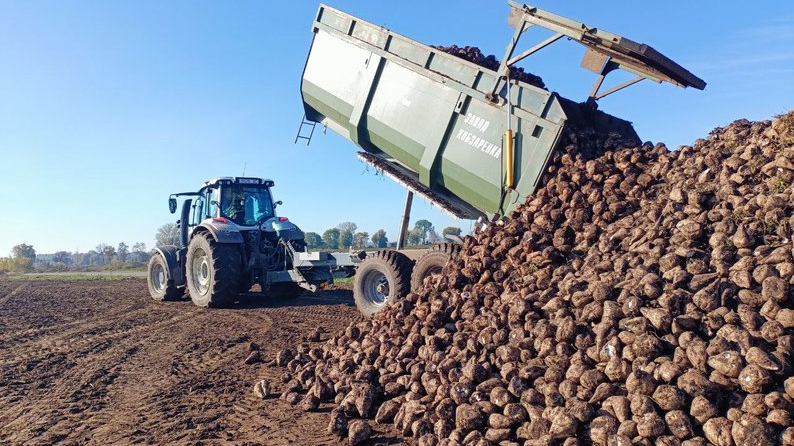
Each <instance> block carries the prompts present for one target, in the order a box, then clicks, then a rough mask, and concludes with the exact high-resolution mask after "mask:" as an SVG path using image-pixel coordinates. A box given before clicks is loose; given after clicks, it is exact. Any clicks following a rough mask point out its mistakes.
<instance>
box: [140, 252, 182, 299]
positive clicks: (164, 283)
mask: <svg viewBox="0 0 794 446" xmlns="http://www.w3.org/2000/svg"><path fill="white" fill-rule="evenodd" d="M147 269H148V271H147V274H146V283H147V285H148V286H149V294H150V295H151V296H152V299H154V300H159V301H166V300H179V298H181V297H182V295H183V294H184V292H185V288H184V287H183V288H178V287H177V286H176V285H174V278H173V277H171V271H170V270H169V269H168V262H166V261H165V259H164V258H163V256H162V255H160V254H155V255H153V256H152V258H151V259H149V266H148V268H147Z"/></svg>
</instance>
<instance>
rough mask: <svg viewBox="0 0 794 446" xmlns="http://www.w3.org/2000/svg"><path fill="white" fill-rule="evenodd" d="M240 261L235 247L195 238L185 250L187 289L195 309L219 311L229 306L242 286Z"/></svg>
mask: <svg viewBox="0 0 794 446" xmlns="http://www.w3.org/2000/svg"><path fill="white" fill-rule="evenodd" d="M241 268H242V260H241V257H240V250H239V249H238V246H237V245H235V244H225V243H217V242H216V241H215V240H214V239H213V238H212V236H211V235H209V234H198V235H196V236H194V237H193V238H192V239H191V240H190V244H189V245H188V248H187V265H186V268H185V270H186V273H187V274H186V275H187V288H188V291H190V298H191V299H192V300H193V303H194V304H196V305H198V306H199V307H223V306H226V305H228V304H230V303H232V302H233V299H234V296H235V295H236V294H237V293H238V291H239V290H240V286H241V282H242V274H241Z"/></svg>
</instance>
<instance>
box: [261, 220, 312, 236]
mask: <svg viewBox="0 0 794 446" xmlns="http://www.w3.org/2000/svg"><path fill="white" fill-rule="evenodd" d="M260 228H261V229H262V231H263V232H275V233H276V235H277V236H278V237H279V238H281V239H284V240H303V231H301V230H300V228H298V226H297V225H296V224H294V223H292V222H291V221H289V220H287V218H286V217H273V218H269V219H267V220H265V222H264V223H262V225H261V226H260Z"/></svg>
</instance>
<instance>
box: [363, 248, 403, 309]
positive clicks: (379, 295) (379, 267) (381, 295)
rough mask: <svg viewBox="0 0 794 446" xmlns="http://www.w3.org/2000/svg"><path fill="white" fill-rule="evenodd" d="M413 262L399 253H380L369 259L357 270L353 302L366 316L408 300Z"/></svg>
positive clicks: (385, 251)
mask: <svg viewBox="0 0 794 446" xmlns="http://www.w3.org/2000/svg"><path fill="white" fill-rule="evenodd" d="M412 268H413V261H412V260H411V259H409V258H408V257H406V255H405V254H403V253H401V252H398V251H391V250H383V251H376V252H375V253H373V254H370V255H368V256H367V258H366V259H364V260H363V261H362V262H361V264H360V265H359V266H358V268H357V269H356V276H355V280H354V282H353V299H354V300H355V301H356V307H357V308H358V311H359V312H361V314H363V315H364V316H366V317H371V316H372V315H373V314H375V313H377V312H378V311H380V310H382V309H383V308H384V307H386V305H389V304H390V303H392V302H394V301H396V300H398V299H400V298H402V297H405V295H406V294H408V293H409V292H410V291H411V269H412Z"/></svg>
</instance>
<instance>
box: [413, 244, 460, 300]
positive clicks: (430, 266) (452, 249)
mask: <svg viewBox="0 0 794 446" xmlns="http://www.w3.org/2000/svg"><path fill="white" fill-rule="evenodd" d="M459 252H460V245H458V244H456V243H437V244H435V245H433V247H432V248H430V250H429V251H427V252H426V253H425V254H424V255H423V256H422V257H420V258H419V260H417V261H416V265H414V270H413V272H412V273H411V291H416V290H418V289H419V288H420V287H421V286H422V284H423V283H424V282H425V278H427V277H429V276H431V275H433V274H440V273H441V270H442V269H444V265H446V264H447V262H449V259H451V258H453V257H455V256H457V255H458V253H459Z"/></svg>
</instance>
